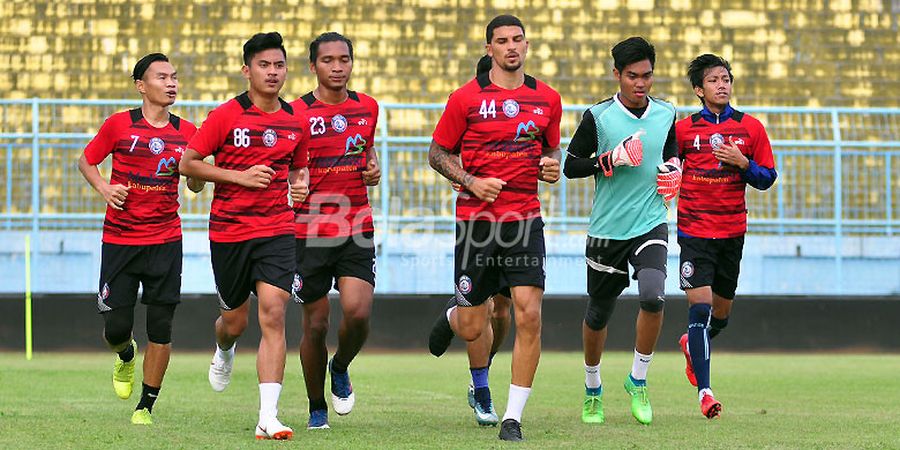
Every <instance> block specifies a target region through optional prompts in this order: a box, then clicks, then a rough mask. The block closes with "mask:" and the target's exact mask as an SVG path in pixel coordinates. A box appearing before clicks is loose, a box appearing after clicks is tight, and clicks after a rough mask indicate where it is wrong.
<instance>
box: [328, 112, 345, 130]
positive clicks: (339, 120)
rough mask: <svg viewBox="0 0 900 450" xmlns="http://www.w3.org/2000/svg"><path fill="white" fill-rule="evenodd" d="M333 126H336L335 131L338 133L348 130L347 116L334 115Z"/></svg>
mask: <svg viewBox="0 0 900 450" xmlns="http://www.w3.org/2000/svg"><path fill="white" fill-rule="evenodd" d="M331 128H334V131H337V132H338V133H343V132H344V131H347V118H346V117H344V116H342V115H340V114H338V115H336V116H334V117H332V118H331Z"/></svg>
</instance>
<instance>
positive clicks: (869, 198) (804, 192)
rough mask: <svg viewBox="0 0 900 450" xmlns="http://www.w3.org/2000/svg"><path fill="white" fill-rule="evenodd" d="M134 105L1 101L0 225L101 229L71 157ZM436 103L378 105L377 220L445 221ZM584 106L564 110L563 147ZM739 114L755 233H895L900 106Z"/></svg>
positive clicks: (575, 199) (565, 214) (581, 186)
mask: <svg viewBox="0 0 900 450" xmlns="http://www.w3.org/2000/svg"><path fill="white" fill-rule="evenodd" d="M137 105H139V102H137V101H130V100H128V101H123V100H48V99H25V100H0V125H2V129H0V160H2V162H3V163H2V164H0V173H2V179H3V182H2V183H0V185H2V186H3V193H2V196H0V201H2V205H3V206H2V210H0V229H6V230H22V229H28V228H30V229H31V230H32V231H33V232H37V231H39V230H42V229H61V228H63V229H98V228H99V227H100V224H101V221H100V220H99V219H100V218H101V217H102V214H103V211H104V210H103V203H102V202H101V201H98V199H97V198H96V197H95V196H93V193H92V192H91V191H90V188H89V187H88V186H87V184H86V183H85V182H84V181H83V180H82V179H81V176H80V174H79V173H78V171H77V168H76V165H75V162H76V161H77V158H78V156H79V155H80V154H81V151H82V149H83V148H84V145H85V144H86V142H87V141H88V140H89V139H90V138H92V137H93V132H94V131H95V130H96V128H97V127H98V126H99V124H100V123H102V120H103V119H104V118H105V117H106V116H108V115H109V114H111V113H112V112H114V111H116V110H119V109H125V108H127V107H134V106H137ZM216 105H217V103H215V102H198V101H182V102H178V104H176V106H175V107H174V108H173V110H174V111H175V112H176V113H177V114H179V115H182V116H183V117H185V118H186V119H189V120H192V121H194V122H195V123H199V122H201V121H202V119H203V118H204V117H205V114H206V112H207V111H208V110H210V109H212V108H213V107H215V106H216ZM442 108H443V105H441V104H418V105H410V104H383V105H382V110H381V117H380V119H379V130H378V139H377V142H376V145H377V148H378V150H379V153H380V156H381V161H382V164H383V166H384V168H383V172H384V175H383V177H382V184H381V186H380V187H378V188H376V189H374V190H372V191H371V193H370V195H371V197H372V198H371V200H372V203H373V207H374V209H375V210H376V212H377V217H380V218H381V222H382V223H381V226H382V227H384V226H389V224H402V223H408V222H418V221H421V220H422V219H423V212H424V215H427V216H428V217H429V218H430V219H433V220H434V221H435V222H437V223H443V224H449V223H451V221H452V199H453V194H452V192H451V191H450V190H449V189H446V184H445V183H444V182H443V180H442V179H440V178H439V177H438V176H437V175H436V174H434V173H433V172H432V171H431V169H430V168H429V167H428V165H427V160H426V158H425V155H426V154H427V149H428V145H429V143H430V142H431V137H430V133H431V131H432V129H433V126H434V123H436V122H437V119H438V117H439V115H440V112H441V111H442ZM585 108H586V106H585V105H574V106H567V107H565V108H564V111H565V112H564V118H563V133H562V134H563V136H564V138H563V146H565V145H567V144H568V140H569V136H571V135H572V133H573V132H574V129H575V127H576V126H577V123H578V120H579V117H580V113H581V112H582V111H583V110H584V109H585ZM692 110H693V109H692V108H691V109H685V110H683V111H681V112H682V115H683V114H686V113H688V112H690V111H692ZM742 110H744V111H746V112H748V113H751V114H753V115H754V116H756V117H758V118H760V119H761V120H762V121H763V123H765V124H766V125H767V129H768V131H769V136H770V139H771V140H772V146H773V149H774V151H775V157H776V165H777V168H778V172H779V179H778V182H777V184H776V186H775V188H774V189H773V190H771V191H769V192H765V193H758V192H755V191H753V190H752V189H750V190H749V194H748V210H749V212H750V220H749V221H750V226H751V229H750V232H751V233H777V234H784V233H803V234H808V233H814V234H835V235H841V234H844V233H852V234H859V233H862V234H876V235H877V234H882V235H884V234H886V235H889V236H890V235H893V234H894V233H897V232H898V231H900V230H898V226H900V225H898V223H900V221H898V215H900V214H898V210H900V205H898V200H897V195H896V191H897V189H898V183H897V182H896V181H895V177H896V175H897V174H898V172H900V159H898V154H900V141H898V140H897V136H900V109H886V108H868V109H851V108H773V107H766V108H752V107H750V108H742ZM29 124H30V126H29ZM108 164H109V161H107V162H106V167H105V168H104V169H105V170H108ZM210 195H211V194H210V192H205V193H203V194H201V195H200V196H194V195H187V194H185V195H183V196H182V203H183V209H182V217H183V218H184V222H185V228H186V229H202V228H204V227H205V223H206V217H207V212H208V206H209V196H210ZM592 195H593V190H592V188H591V186H590V181H589V180H575V181H570V180H565V179H563V180H562V181H561V182H560V183H559V184H558V185H556V186H542V193H541V198H542V200H543V203H544V216H545V218H546V220H547V222H548V224H549V225H550V227H551V228H554V229H560V230H567V229H569V228H570V226H573V225H581V224H584V223H586V220H587V216H588V215H589V212H590V204H591V203H590V198H591V196H592Z"/></svg>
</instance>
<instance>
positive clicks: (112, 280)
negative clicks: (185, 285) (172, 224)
mask: <svg viewBox="0 0 900 450" xmlns="http://www.w3.org/2000/svg"><path fill="white" fill-rule="evenodd" d="M181 256H182V248H181V239H179V240H177V241H175V242H169V243H166V244H155V245H118V244H107V243H105V242H104V243H103V247H102V249H101V257H100V289H99V291H98V292H99V293H98V294H97V309H98V310H99V311H100V312H101V313H104V312H107V311H112V310H114V309H116V308H122V307H126V306H134V305H135V303H136V302H137V293H138V284H140V285H141V286H142V287H143V289H144V293H143V295H141V303H143V304H145V305H174V304H178V303H179V302H181Z"/></svg>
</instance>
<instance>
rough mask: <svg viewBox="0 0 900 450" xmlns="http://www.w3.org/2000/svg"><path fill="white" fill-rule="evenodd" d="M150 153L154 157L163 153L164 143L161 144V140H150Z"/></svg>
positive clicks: (156, 138)
mask: <svg viewBox="0 0 900 450" xmlns="http://www.w3.org/2000/svg"><path fill="white" fill-rule="evenodd" d="M149 147H150V152H151V153H153V154H154V155H158V154H160V153H162V152H163V149H164V148H166V143H165V142H163V140H162V139H160V138H158V137H155V138H152V139H150V145H149Z"/></svg>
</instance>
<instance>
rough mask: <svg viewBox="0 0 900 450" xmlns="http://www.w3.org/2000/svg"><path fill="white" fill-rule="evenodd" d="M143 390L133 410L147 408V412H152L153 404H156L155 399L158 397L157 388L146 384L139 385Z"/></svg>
mask: <svg viewBox="0 0 900 450" xmlns="http://www.w3.org/2000/svg"><path fill="white" fill-rule="evenodd" d="M141 385H142V386H143V390H142V391H141V401H140V402H138V405H137V408H134V409H135V410H138V409H142V408H147V411H150V412H151V413H152V412H153V404H154V403H156V397H159V388H158V387H152V386H147V383H141Z"/></svg>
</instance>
